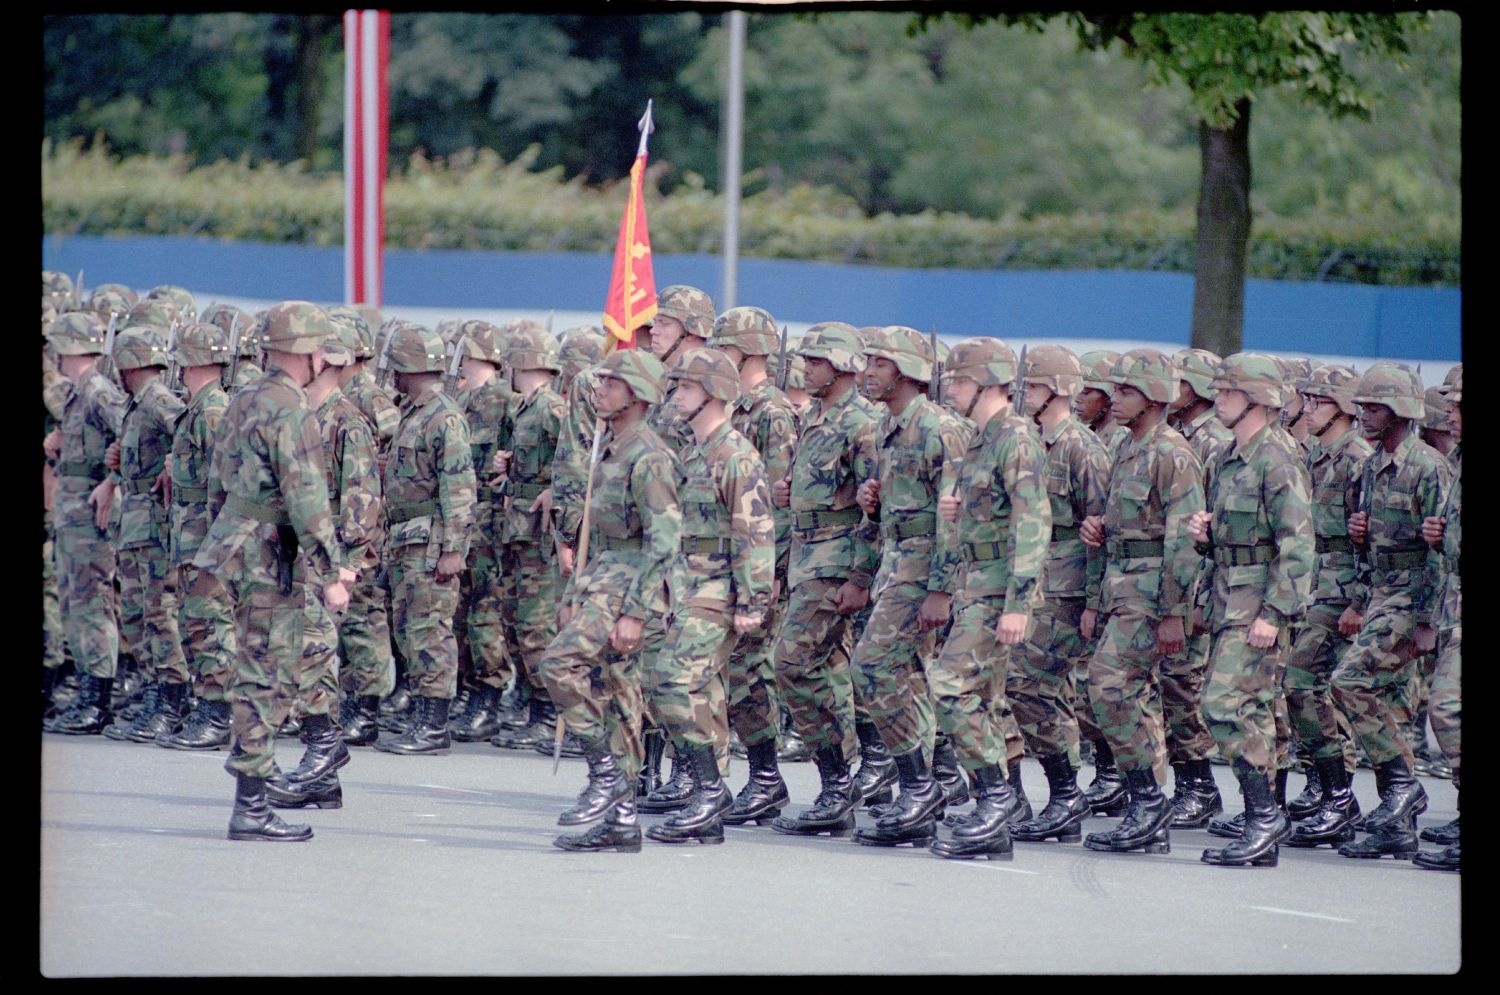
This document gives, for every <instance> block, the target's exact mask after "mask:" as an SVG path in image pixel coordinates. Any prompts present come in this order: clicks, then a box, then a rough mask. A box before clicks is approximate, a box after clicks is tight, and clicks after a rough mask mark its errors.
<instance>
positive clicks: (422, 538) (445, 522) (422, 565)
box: [375, 325, 475, 755]
mask: <svg viewBox="0 0 1500 995" xmlns="http://www.w3.org/2000/svg"><path fill="white" fill-rule="evenodd" d="M390 365H391V368H392V369H393V370H395V372H396V390H398V391H400V392H401V393H402V394H404V395H405V396H406V399H407V401H408V403H409V404H410V408H409V410H408V411H407V412H406V414H405V415H404V416H403V417H402V419H401V427H400V428H398V429H397V430H396V438H395V440H394V441H393V442H392V444H391V455H390V457H389V459H388V460H387V461H386V464H385V473H384V479H383V481H382V486H383V489H384V492H385V516H386V524H387V533H386V536H387V538H386V563H387V569H388V570H389V571H390V584H391V621H392V627H393V628H394V629H395V636H396V640H397V641H398V643H399V644H400V645H401V650H402V655H403V656H404V657H405V658H406V665H407V668H408V680H409V681H412V682H414V687H413V691H412V697H413V709H414V713H413V717H412V722H411V725H410V727H409V728H408V729H407V730H406V731H405V732H404V733H402V734H401V735H400V736H399V737H397V738H395V739H392V740H381V741H379V742H377V743H376V744H375V748H376V749H377V750H381V751H383V752H386V753H395V754H410V755H415V754H425V753H447V752H448V750H449V749H450V748H451V746H452V742H453V741H452V737H451V736H450V735H449V733H448V707H449V703H450V702H451V701H452V700H453V698H454V695H455V694H456V692H457V685H458V645H457V643H456V642H455V640H454V636H453V615H454V612H455V611H456V610H457V608H458V575H459V574H460V573H462V572H463V569H464V562H465V559H466V557H467V555H468V551H469V531H470V529H471V528H472V527H473V524H474V487H475V476H474V462H473V453H472V450H471V449H470V441H469V428H468V424H467V422H466V421H465V419H464V414H463V410H462V409H461V408H460V407H459V406H458V404H457V403H456V402H455V401H454V400H453V399H452V398H450V397H449V396H448V395H447V394H446V393H444V392H443V389H442V382H441V381H442V375H443V368H444V365H445V356H444V352H443V342H442V340H441V339H440V338H438V336H437V334H436V333H435V332H432V331H429V330H428V329H425V328H422V327H420V326H414V325H408V326H404V327H401V328H397V329H395V330H393V331H392V332H391V341H390Z"/></svg>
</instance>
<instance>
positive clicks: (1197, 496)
mask: <svg viewBox="0 0 1500 995" xmlns="http://www.w3.org/2000/svg"><path fill="white" fill-rule="evenodd" d="M1178 379H1179V378H1178V374H1177V368H1176V364H1174V363H1173V362H1172V360H1171V359H1170V358H1169V357H1167V356H1165V355H1163V354H1162V353H1160V352H1157V351H1156V350H1155V349H1132V350H1130V351H1129V352H1127V353H1125V354H1124V355H1122V356H1121V357H1120V358H1119V360H1118V361H1117V362H1116V363H1115V366H1114V369H1113V370H1111V371H1110V381H1111V382H1112V383H1113V384H1114V385H1115V392H1114V397H1113V399H1112V400H1111V402H1110V414H1111V416H1112V417H1113V418H1114V419H1115V421H1116V422H1118V423H1120V424H1121V425H1123V426H1124V427H1125V428H1127V429H1129V430H1130V434H1131V438H1130V439H1129V440H1127V441H1126V443H1125V445H1124V446H1123V447H1121V449H1120V451H1119V454H1118V455H1117V456H1116V457H1115V463H1114V466H1113V467H1112V468H1111V470H1110V481H1109V494H1108V496H1107V497H1106V499H1105V505H1104V514H1103V515H1102V516H1090V517H1088V518H1086V519H1084V521H1083V524H1082V525H1081V526H1080V527H1079V535H1080V537H1081V538H1082V539H1083V541H1084V543H1085V544H1087V545H1088V546H1090V547H1093V548H1096V549H1097V548H1099V547H1103V548H1104V549H1105V552H1106V554H1107V555H1108V561H1107V564H1106V566H1105V570H1104V581H1103V589H1102V591H1103V593H1102V600H1101V603H1100V609H1099V610H1100V612H1101V613H1102V615H1103V616H1104V619H1105V621H1104V631H1103V633H1102V634H1101V635H1100V637H1099V647H1098V649H1096V650H1095V651H1094V656H1093V659H1092V660H1090V662H1089V700H1090V703H1091V704H1092V706H1093V709H1094V718H1095V720H1096V722H1097V723H1098V726H1099V729H1100V730H1101V731H1102V732H1103V733H1104V735H1105V737H1106V738H1107V741H1108V744H1109V747H1110V751H1111V753H1112V754H1113V756H1114V758H1115V762H1116V763H1118V764H1119V766H1120V769H1121V770H1122V771H1123V772H1124V780H1125V783H1126V785H1127V789H1128V793H1129V805H1128V807H1127V810H1126V812H1125V817H1124V818H1123V819H1122V820H1121V821H1120V823H1119V825H1118V826H1116V827H1115V829H1114V830H1113V831H1112V832H1109V833H1090V834H1089V835H1088V836H1087V837H1086V838H1085V839H1084V843H1083V845H1084V846H1086V847H1088V848H1089V849H1091V850H1109V851H1115V852H1125V851H1129V850H1139V849H1144V850H1145V851H1146V852H1147V853H1166V852H1168V851H1169V849H1170V847H1171V843H1170V836H1169V833H1168V826H1169V824H1170V822H1171V818H1172V810H1171V807H1170V806H1169V805H1168V803H1167V799H1166V798H1165V797H1163V795H1162V793H1161V789H1160V787H1159V786H1158V785H1159V783H1160V782H1159V780H1158V771H1160V770H1163V769H1164V768H1165V760H1166V750H1165V742H1164V731H1163V727H1162V723H1161V713H1160V708H1161V705H1160V701H1159V699H1158V698H1157V697H1156V694H1155V692H1154V685H1155V684H1156V682H1157V680H1158V678H1157V667H1158V666H1159V660H1160V659H1162V658H1163V657H1168V656H1171V655H1172V654H1174V653H1181V652H1182V651H1183V648H1184V646H1185V643H1186V623H1187V616H1188V614H1189V613H1190V612H1191V609H1192V604H1191V602H1192V593H1193V584H1194V582H1195V581H1196V579H1197V575H1198V567H1199V561H1200V559H1201V557H1200V556H1199V554H1198V553H1197V552H1196V551H1195V550H1194V549H1193V545H1192V539H1191V537H1189V536H1188V534H1187V522H1188V519H1189V518H1190V517H1191V516H1192V514H1193V513H1194V512H1196V511H1202V510H1203V471H1202V469H1201V467H1200V466H1199V465H1198V457H1197V456H1195V455H1194V454H1193V450H1192V447H1191V446H1189V445H1188V443H1187V440H1186V439H1184V438H1183V437H1182V436H1181V434H1179V433H1178V432H1177V431H1176V430H1175V429H1173V428H1172V427H1171V426H1170V425H1168V424H1166V414H1167V412H1166V407H1167V405H1168V404H1170V403H1171V402H1172V400H1173V399H1174V398H1175V397H1176V396H1177V390H1178ZM1081 631H1082V634H1083V636H1084V637H1085V638H1088V637H1090V636H1092V633H1091V632H1089V631H1088V630H1087V628H1086V627H1081Z"/></svg>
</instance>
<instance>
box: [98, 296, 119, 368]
mask: <svg viewBox="0 0 1500 995" xmlns="http://www.w3.org/2000/svg"><path fill="white" fill-rule="evenodd" d="M119 317H120V316H119V314H117V313H116V312H114V311H111V312H110V313H109V327H108V328H106V329H105V330H104V361H103V362H102V363H100V364H99V372H100V373H102V374H104V375H105V376H106V377H107V378H109V379H110V380H113V379H114V378H115V321H116V320H117V319H118V318H119Z"/></svg>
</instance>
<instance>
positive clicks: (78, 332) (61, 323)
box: [47, 311, 105, 356]
mask: <svg viewBox="0 0 1500 995" xmlns="http://www.w3.org/2000/svg"><path fill="white" fill-rule="evenodd" d="M104 332H105V326H104V322H102V321H100V320H99V316H98V315H97V314H95V313H94V312H92V311H66V312H64V313H62V314H60V315H58V316H57V318H56V319H54V320H53V322H52V326H51V327H50V328H48V329H47V341H48V342H49V343H51V345H52V351H53V352H55V353H57V354H58V355H59V356H102V355H103V354H104Z"/></svg>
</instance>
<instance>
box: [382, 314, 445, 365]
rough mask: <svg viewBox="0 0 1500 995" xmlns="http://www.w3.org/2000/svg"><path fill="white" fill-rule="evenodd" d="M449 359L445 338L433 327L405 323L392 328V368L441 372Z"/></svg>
mask: <svg viewBox="0 0 1500 995" xmlns="http://www.w3.org/2000/svg"><path fill="white" fill-rule="evenodd" d="M447 360H448V355H447V349H446V348H445V347H444V345H443V339H442V337H441V336H440V335H438V333H437V332H435V331H433V330H432V329H430V328H424V327H422V326H421V325H416V324H411V323H403V324H402V325H400V326H398V327H396V328H393V329H392V330H391V344H390V361H391V369H392V370H395V371H396V372H397V373H439V372H442V371H444V370H445V369H446V368H447Z"/></svg>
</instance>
